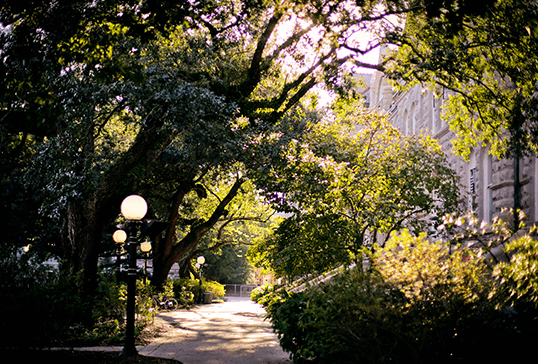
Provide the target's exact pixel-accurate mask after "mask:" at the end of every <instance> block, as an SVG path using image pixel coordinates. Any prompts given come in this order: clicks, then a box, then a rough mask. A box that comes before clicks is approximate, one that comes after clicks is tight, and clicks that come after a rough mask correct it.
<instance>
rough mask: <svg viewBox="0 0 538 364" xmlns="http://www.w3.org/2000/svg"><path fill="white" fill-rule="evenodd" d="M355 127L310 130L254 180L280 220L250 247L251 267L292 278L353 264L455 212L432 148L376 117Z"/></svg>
mask: <svg viewBox="0 0 538 364" xmlns="http://www.w3.org/2000/svg"><path fill="white" fill-rule="evenodd" d="M356 122H357V123H358V125H355V127H356V128H357V129H356V130H355V131H353V129H351V128H350V127H349V126H348V127H344V125H343V124H340V123H338V122H331V123H327V124H320V125H312V126H311V127H310V128H309V130H308V132H307V134H306V136H305V138H304V139H300V140H294V141H292V142H291V143H290V144H289V145H288V147H287V149H286V150H285V151H284V152H283V153H282V154H281V155H280V158H282V161H281V162H280V163H272V167H271V168H270V171H268V172H267V173H265V174H263V175H262V176H260V177H259V182H258V183H259V186H260V187H261V186H264V188H262V191H263V192H264V194H265V196H266V198H267V200H268V201H269V202H270V203H271V204H272V205H273V206H274V208H275V210H277V211H281V212H283V213H285V214H288V215H285V216H286V219H285V220H284V222H283V223H282V224H280V226H279V227H278V228H277V229H276V231H275V233H274V235H272V236H270V237H268V238H267V239H265V240H263V241H262V242H261V243H260V244H258V245H257V246H256V247H254V248H253V249H251V252H250V254H251V256H252V257H253V260H254V261H255V262H256V263H257V264H259V265H263V264H268V265H269V266H270V267H271V268H273V269H274V270H275V271H276V273H277V274H278V275H280V276H286V277H294V276H301V275H304V274H308V273H312V272H326V271H328V270H330V269H332V268H334V267H337V266H340V265H342V264H344V265H347V264H350V263H352V262H357V263H360V261H361V259H362V256H363V249H364V248H367V249H372V248H373V246H375V245H377V244H379V245H383V244H384V241H385V239H386V238H387V237H388V236H389V235H390V233H391V232H393V231H396V230H399V229H401V228H404V227H408V228H410V229H412V230H416V231H417V232H418V231H422V229H427V230H431V231H435V228H436V226H437V225H439V224H440V223H441V218H442V216H443V215H444V214H445V213H448V212H451V211H454V210H457V208H458V178H457V177H456V175H455V174H454V172H453V171H452V170H451V169H450V167H449V166H448V164H447V161H446V159H445V157H444V154H443V152H442V150H441V148H440V146H439V144H437V142H435V141H434V140H432V139H430V138H429V137H426V136H420V137H418V136H416V137H405V136H403V135H401V134H400V133H399V132H398V131H397V129H395V128H393V127H392V126H390V124H389V123H388V121H387V120H386V118H385V117H383V116H380V115H375V114H365V115H363V117H362V119H360V120H356ZM314 257H315V258H314Z"/></svg>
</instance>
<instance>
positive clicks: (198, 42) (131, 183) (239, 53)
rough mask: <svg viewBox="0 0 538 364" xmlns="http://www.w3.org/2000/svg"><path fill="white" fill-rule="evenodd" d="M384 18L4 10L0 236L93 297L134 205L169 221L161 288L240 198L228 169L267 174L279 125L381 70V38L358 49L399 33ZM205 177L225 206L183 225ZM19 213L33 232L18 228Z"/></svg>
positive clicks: (88, 8)
mask: <svg viewBox="0 0 538 364" xmlns="http://www.w3.org/2000/svg"><path fill="white" fill-rule="evenodd" d="M378 3H379V1H361V2H360V3H355V2H354V1H348V0H345V1H344V0H328V1H318V0H314V1H304V2H303V1H301V2H296V1H284V2H280V1H264V2H259V1H239V2H237V1H227V0H224V1H215V2H205V1H204V2H197V1H192V2H191V1H187V2H185V1H184V2H179V3H178V2H172V1H161V0H158V1H129V0H125V1H122V0H113V1H97V2H96V1H88V0H77V1H70V2H68V3H65V2H58V1H49V0H46V1H40V2H32V4H31V5H30V6H28V7H24V6H20V5H19V4H18V3H17V2H14V1H6V2H2V5H0V23H1V24H2V25H1V28H0V52H1V60H2V61H1V62H0V72H1V74H2V79H3V82H2V83H1V85H0V114H1V117H0V120H1V124H0V129H1V132H2V138H1V139H0V143H1V147H2V148H0V149H1V152H0V157H1V158H2V169H1V170H0V172H1V173H2V175H1V183H2V190H3V191H9V192H6V193H4V192H3V200H2V204H1V208H2V209H1V210H0V211H1V213H2V219H0V220H1V221H2V222H3V224H5V226H4V225H3V227H5V228H6V230H8V232H9V234H7V236H8V237H9V238H10V240H11V242H13V243H14V244H18V245H19V246H24V245H27V244H28V243H29V242H30V241H32V242H34V245H37V244H40V246H41V247H42V248H43V249H45V250H47V251H52V252H54V253H55V254H56V255H58V256H59V257H60V258H61V259H62V268H63V269H66V270H70V269H72V270H73V271H75V272H79V271H81V272H82V280H83V282H84V287H85V291H86V293H88V294H90V293H91V291H92V290H93V289H94V288H95V287H96V273H95V271H96V270H95V268H96V266H97V262H98V255H99V253H100V248H101V247H100V245H101V241H102V238H103V234H104V233H105V232H106V231H107V229H109V228H110V227H111V225H112V224H113V223H114V220H115V219H116V218H117V216H118V212H119V211H118V209H119V205H120V202H121V200H122V199H123V198H124V197H125V196H126V195H129V194H131V193H133V192H135V193H139V194H143V195H145V196H146V197H148V198H150V203H152V205H153V206H155V207H154V208H153V210H152V211H150V215H152V216H149V217H151V218H158V219H161V220H165V221H168V222H170V225H169V227H168V229H167V231H166V232H165V234H164V236H163V237H162V238H161V239H156V240H155V244H154V249H155V251H156V252H157V254H155V255H154V256H155V261H154V267H155V270H156V271H155V274H154V280H155V283H156V284H157V285H162V284H163V283H164V281H165V279H166V275H167V273H168V271H169V269H170V267H171V266H172V264H174V263H175V262H176V261H178V259H180V258H182V257H185V255H188V254H189V253H192V251H193V250H194V249H195V248H196V245H197V244H198V242H199V241H200V239H201V237H203V235H204V234H205V233H207V232H208V231H210V230H211V229H212V228H213V227H214V225H215V224H216V223H217V222H218V221H219V220H220V219H221V218H223V217H224V216H225V214H226V206H227V205H228V204H229V203H230V202H231V201H232V200H233V199H234V198H235V197H236V196H237V195H238V194H240V192H241V186H242V185H243V183H245V181H246V180H248V173H242V174H237V173H236V172H237V169H236V166H237V165H238V164H239V165H241V164H242V165H243V168H245V169H246V170H247V172H248V171H250V170H257V169H259V168H261V167H263V166H264V165H266V164H267V163H268V161H267V158H266V157H267V155H268V153H267V152H270V151H271V150H272V148H277V149H278V148H280V145H281V144H286V143H287V142H286V141H282V142H279V138H276V139H275V138H272V137H270V136H274V135H280V136H281V137H283V138H284V139H285V138H286V137H293V136H294V135H295V134H297V133H300V132H301V123H300V122H298V123H295V124H290V123H282V118H283V117H284V116H286V115H288V114H289V113H292V112H293V110H294V108H295V107H296V106H298V105H299V104H300V101H301V99H302V98H303V97H304V96H305V95H307V94H308V93H309V92H310V91H311V90H312V89H313V88H314V86H315V85H317V84H320V85H326V86H327V87H328V88H331V89H334V90H335V91H337V92H339V93H340V94H346V93H347V92H348V91H349V90H350V87H352V86H353V83H350V82H348V81H349V77H347V72H348V68H346V67H344V66H345V65H346V64H358V65H362V66H369V67H377V66H375V65H365V64H363V63H362V62H361V56H362V55H363V54H364V53H365V52H367V51H369V50H371V49H372V48H374V47H375V46H376V45H377V44H378V43H379V37H377V36H376V37H374V38H372V39H371V42H367V43H361V42H360V41H361V39H360V37H357V34H360V33H361V32H363V31H364V30H365V29H370V28H375V29H377V30H380V27H388V28H393V26H392V24H391V23H390V22H379V20H380V19H383V18H384V17H385V16H387V15H389V14H393V13H400V12H401V10H400V9H396V8H393V7H389V8H386V12H384V11H381V9H382V8H380V7H378V6H377V4H378ZM378 23H379V25H377V24H378ZM343 50H345V52H342V51H343ZM294 121H297V119H295V120H294ZM269 154H271V153H269ZM208 178H209V179H211V181H212V182H215V181H217V180H219V179H220V180H221V181H222V180H225V179H227V180H228V183H229V188H228V189H227V193H225V194H224V196H222V194H221V195H219V199H220V203H218V204H216V205H213V206H214V210H213V211H212V212H211V213H210V214H206V215H205V216H203V217H200V218H196V219H194V220H191V219H188V218H187V217H185V216H183V211H187V213H188V212H189V207H190V204H192V203H198V204H203V203H204V201H203V200H204V197H205V196H207V195H208V194H210V192H208V188H207V187H206V184H207V179H208ZM209 184H210V185H212V186H216V185H218V183H209ZM193 194H196V196H197V197H198V198H197V199H194V200H193V199H190V198H189V197H188V196H189V195H193ZM24 214H26V216H28V215H30V216H32V218H31V219H29V220H30V221H28V222H22V221H20V222H19V221H13V220H12V217H23V216H24ZM189 220H190V221H189ZM181 222H183V223H184V226H183V227H184V229H183V231H185V230H186V231H187V233H186V234H185V235H184V236H183V237H182V238H181V239H180V238H178V236H177V231H176V228H177V227H178V225H180V223H181ZM187 222H188V223H187ZM21 231H24V233H23V236H22V237H21V236H20V235H21V234H20V232H21ZM8 245H9V244H8ZM34 248H35V247H34ZM187 261H188V260H187Z"/></svg>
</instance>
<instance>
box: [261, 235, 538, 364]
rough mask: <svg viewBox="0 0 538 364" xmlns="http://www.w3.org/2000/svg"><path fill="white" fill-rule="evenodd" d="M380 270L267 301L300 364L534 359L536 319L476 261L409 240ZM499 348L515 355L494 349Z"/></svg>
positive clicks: (390, 248) (349, 274)
mask: <svg viewBox="0 0 538 364" xmlns="http://www.w3.org/2000/svg"><path fill="white" fill-rule="evenodd" d="M530 250H532V251H535V250H534V248H532V249H530V248H529V251H530ZM371 262H372V266H371V268H370V269H369V270H368V271H366V272H362V271H360V270H357V269H354V270H348V271H344V272H342V273H341V274H339V275H337V276H335V277H333V278H332V279H331V281H329V282H326V283H323V284H320V285H317V286H314V287H310V288H308V289H307V290H306V291H304V292H301V293H286V292H285V291H283V292H279V293H270V294H266V295H264V296H262V297H264V298H266V301H265V304H264V306H265V307H266V309H267V312H268V316H269V317H270V318H271V323H272V326H273V328H274V330H275V332H276V333H277V334H278V337H279V340H280V343H281V346H282V348H283V349H284V350H285V351H287V352H289V353H290V357H291V358H292V359H293V360H294V362H296V363H306V362H313V363H388V362H390V363H431V362H440V363H476V362H499V361H500V360H505V359H506V360H508V359H509V358H512V359H513V358H515V357H516V356H517V357H524V356H525V355H527V354H529V353H530V350H532V347H533V346H532V345H533V344H532V342H533V340H535V339H536V332H537V328H538V325H537V324H536V317H537V315H536V311H535V310H534V311H530V310H528V307H526V308H524V307H523V306H517V305H512V306H507V305H506V304H504V305H502V304H501V303H502V302H503V301H502V297H501V296H502V295H501V294H498V295H494V294H493V293H494V292H495V290H494V285H493V284H492V280H491V276H490V274H489V272H488V270H487V269H486V265H485V264H484V263H483V261H481V260H480V259H478V257H476V256H475V255H473V253H472V252H470V251H467V250H459V251H456V252H450V250H449V249H448V248H446V247H444V246H442V245H440V244H439V243H430V242H429V241H428V240H427V239H426V238H425V236H423V235H422V236H419V237H415V236H412V235H411V234H409V233H408V232H405V231H404V232H402V234H400V235H397V236H395V237H393V238H392V240H391V241H390V242H389V243H388V244H387V245H386V247H385V248H382V249H381V248H380V249H378V250H377V251H376V252H375V254H373V255H372V257H371ZM527 266H528V267H532V264H531V265H527ZM530 277H531V279H532V275H530ZM525 287H532V285H530V284H525ZM530 290H531V289H530V288H529V289H528V290H527V289H526V290H525V292H528V291H530ZM526 302H529V303H532V300H530V299H527V300H526ZM527 306H528V305H527ZM531 312H532V313H533V314H534V316H533V315H531ZM518 325H519V326H520V327H521V328H523V330H524V333H525V335H520V334H518V332H517V331H518V329H519V328H518ZM523 336H526V337H523ZM513 338H516V339H513ZM492 344H493V345H503V344H509V345H510V348H508V347H506V348H505V347H504V346H502V348H503V349H500V350H488V348H489V347H491V345H492ZM513 349H515V350H513ZM522 353H526V354H524V355H522Z"/></svg>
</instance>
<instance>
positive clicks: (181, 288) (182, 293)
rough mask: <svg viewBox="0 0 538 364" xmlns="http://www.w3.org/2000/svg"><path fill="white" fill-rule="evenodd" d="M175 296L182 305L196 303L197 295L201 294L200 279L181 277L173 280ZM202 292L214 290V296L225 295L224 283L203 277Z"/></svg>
mask: <svg viewBox="0 0 538 364" xmlns="http://www.w3.org/2000/svg"><path fill="white" fill-rule="evenodd" d="M173 290H174V296H175V298H176V299H177V300H178V302H179V303H180V304H181V305H185V306H186V305H190V304H193V303H194V299H195V297H198V295H199V294H200V281H199V280H198V279H194V278H180V279H175V280H174V281H173ZM201 290H202V292H205V291H210V292H213V297H215V298H219V297H224V294H225V289H224V285H222V284H220V283H218V282H215V281H209V280H206V279H205V278H204V279H202V289H201Z"/></svg>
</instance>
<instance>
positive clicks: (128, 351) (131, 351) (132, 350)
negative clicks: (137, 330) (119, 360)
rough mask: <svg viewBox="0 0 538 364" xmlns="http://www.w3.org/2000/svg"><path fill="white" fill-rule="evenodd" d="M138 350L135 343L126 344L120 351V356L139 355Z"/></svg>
mask: <svg viewBox="0 0 538 364" xmlns="http://www.w3.org/2000/svg"><path fill="white" fill-rule="evenodd" d="M137 355H138V351H137V350H136V346H134V345H125V346H124V347H123V350H122V351H121V353H120V356H137Z"/></svg>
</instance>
